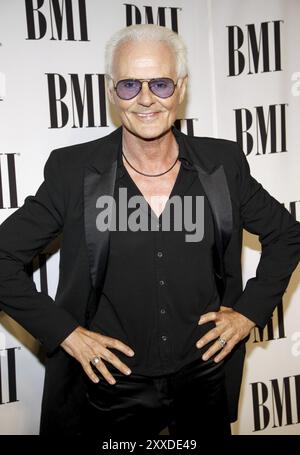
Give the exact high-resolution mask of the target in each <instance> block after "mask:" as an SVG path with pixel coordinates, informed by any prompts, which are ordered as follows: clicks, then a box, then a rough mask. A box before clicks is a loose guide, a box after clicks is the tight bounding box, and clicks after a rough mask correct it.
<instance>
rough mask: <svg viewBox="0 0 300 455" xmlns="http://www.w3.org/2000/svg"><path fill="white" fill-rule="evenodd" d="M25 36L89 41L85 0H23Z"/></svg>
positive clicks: (30, 38)
mask: <svg viewBox="0 0 300 455" xmlns="http://www.w3.org/2000/svg"><path fill="white" fill-rule="evenodd" d="M25 10H26V22H27V38H26V39H28V40H39V39H42V38H44V37H48V38H49V39H50V40H65V41H89V39H88V28H87V14H86V4H85V0H47V1H45V0H35V1H33V0H25Z"/></svg>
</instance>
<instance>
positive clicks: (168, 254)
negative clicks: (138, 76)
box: [90, 144, 219, 376]
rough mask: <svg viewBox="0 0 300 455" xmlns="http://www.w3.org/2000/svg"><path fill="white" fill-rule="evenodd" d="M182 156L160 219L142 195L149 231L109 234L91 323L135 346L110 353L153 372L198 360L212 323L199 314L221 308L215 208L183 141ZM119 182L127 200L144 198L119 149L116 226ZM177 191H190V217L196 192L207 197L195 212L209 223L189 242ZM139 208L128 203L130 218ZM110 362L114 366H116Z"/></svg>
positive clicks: (136, 369)
mask: <svg viewBox="0 0 300 455" xmlns="http://www.w3.org/2000/svg"><path fill="white" fill-rule="evenodd" d="M179 159H180V161H181V166H180V170H179V173H178V175H177V179H176V181H175V184H174V186H173V189H172V192H171V194H170V197H169V199H168V201H167V204H166V206H165V208H164V210H163V213H162V214H161V215H160V216H159V218H157V216H156V215H155V213H154V212H153V211H152V209H151V207H150V205H149V204H148V203H147V202H146V201H145V199H144V198H143V201H144V203H145V205H144V206H143V207H144V208H145V207H146V212H147V213H146V214H145V215H146V217H148V221H149V226H152V227H151V229H149V230H144V231H143V230H136V231H132V230H129V229H127V230H118V229H116V230H112V231H111V232H110V248H109V255H108V263H107V269H106V276H105V281H104V285H103V291H102V295H101V298H100V302H99V306H98V309H97V312H96V314H95V317H94V319H93V320H92V322H91V325H90V329H91V330H94V331H95V332H100V333H101V334H102V335H107V336H110V337H113V338H117V339H119V340H121V341H123V342H124V343H126V344H127V345H128V346H130V347H131V348H132V349H133V350H134V351H135V355H134V356H133V357H127V356H126V355H125V354H123V353H122V352H120V351H117V350H114V349H112V351H113V352H114V353H115V354H116V355H117V356H118V357H119V358H120V359H121V360H122V361H123V362H124V363H125V364H126V365H128V366H129V367H130V368H131V370H132V372H134V373H139V374H144V375H148V376H155V375H160V374H167V373H171V372H175V371H176V370H178V369H179V368H181V367H182V366H183V365H185V364H187V363H189V362H192V361H193V360H196V359H197V358H200V357H201V355H202V354H203V352H204V351H203V350H199V349H197V348H196V346H195V344H196V342H197V340H198V339H199V338H200V337H201V336H202V335H203V333H204V332H206V331H207V330H209V329H210V328H212V327H213V326H214V324H213V323H208V324H205V325H204V326H199V325H198V320H199V318H200V315H201V314H203V313H204V312H207V311H214V310H217V309H218V305H219V297H218V294H217V290H216V285H215V280H214V273H213V259H212V258H213V252H212V249H213V244H214V229H213V219H212V215H211V211H210V207H209V204H208V201H207V198H206V196H205V193H204V190H203V188H202V185H201V183H200V180H199V179H198V176H197V171H196V169H195V168H194V167H193V164H192V162H191V161H190V160H189V159H188V157H187V154H186V151H185V150H184V149H183V147H182V145H181V144H179ZM121 188H122V189H123V191H124V189H125V188H126V190H127V200H129V198H131V197H132V196H142V193H141V191H140V190H139V188H138V187H137V185H136V184H135V182H134V181H133V180H132V178H131V177H130V175H129V173H128V172H127V170H126V168H125V166H124V165H123V162H122V155H121V149H120V150H119V156H118V169H117V178H116V185H115V190H114V200H115V202H116V213H117V216H116V221H117V223H116V226H118V208H119V189H121ZM173 196H177V197H178V196H179V197H180V198H183V196H190V197H191V198H190V201H192V213H193V222H195V221H196V206H195V204H196V202H195V201H196V196H203V198H204V213H202V212H201V213H198V215H200V216H198V218H200V217H201V218H202V219H198V220H197V222H198V223H201V222H204V235H203V238H202V240H200V241H197V242H187V241H186V237H185V236H186V234H191V231H190V230H189V231H187V230H186V229H185V226H186V224H185V223H184V222H183V221H182V226H183V227H182V229H180V230H176V226H175V224H176V223H175V220H174V211H173V210H172V209H171V205H170V200H171V198H172V197H173ZM182 200H183V199H182ZM183 205H184V204H182V206H183ZM136 208H137V206H135V207H134V208H127V213H128V219H129V218H130V214H132V213H133V212H134V211H135V210H136ZM168 209H170V210H169V212H167V210H168ZM166 213H170V229H169V230H165V229H164V220H163V217H164V216H165V215H166ZM182 213H184V212H182ZM177 221H178V220H177ZM151 222H152V224H150V223H151ZM189 229H190V228H189ZM105 363H106V366H107V367H108V368H109V370H110V371H112V372H113V370H114V367H113V366H112V365H111V364H110V363H108V362H105Z"/></svg>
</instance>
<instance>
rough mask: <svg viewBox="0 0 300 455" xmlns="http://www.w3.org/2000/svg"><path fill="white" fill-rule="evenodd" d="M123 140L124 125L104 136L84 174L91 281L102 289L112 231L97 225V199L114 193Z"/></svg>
mask: <svg viewBox="0 0 300 455" xmlns="http://www.w3.org/2000/svg"><path fill="white" fill-rule="evenodd" d="M120 141H121V128H118V129H117V130H116V131H114V132H113V133H112V134H110V135H109V136H106V137H105V138H103V143H101V146H100V147H99V148H98V149H97V150H95V154H94V157H93V159H92V160H91V162H90V163H89V164H88V166H87V167H86V169H85V176H84V226H85V238H86V244H87V250H88V258H89V266H90V274H91V281H92V285H93V287H94V288H101V287H102V285H103V281H104V276H105V269H106V263H107V257H108V247H109V230H105V231H100V230H98V229H97V226H96V219H97V216H98V215H99V209H98V208H97V205H96V204H97V199H98V198H99V197H100V196H103V195H106V196H112V197H113V195H114V187H115V181H116V172H117V153H118V147H119V145H120Z"/></svg>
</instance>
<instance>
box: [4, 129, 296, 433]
mask: <svg viewBox="0 0 300 455" xmlns="http://www.w3.org/2000/svg"><path fill="white" fill-rule="evenodd" d="M121 132H122V129H121V128H119V129H117V130H116V131H114V132H113V133H111V134H110V135H108V136H105V137H103V138H101V139H98V140H95V141H92V142H88V143H84V144H78V145H75V146H70V147H66V148H62V149H58V150H54V151H53V152H52V153H51V155H50V157H49V159H48V161H47V163H46V165H45V179H44V182H43V183H42V185H41V186H40V188H39V189H38V191H37V193H36V195H35V196H29V197H27V198H26V200H25V203H24V205H23V207H21V208H20V209H19V210H17V211H16V212H15V213H14V214H13V215H12V216H10V217H9V218H8V219H7V220H6V221H5V222H4V223H3V224H2V226H1V228H0V307H1V309H3V310H4V311H5V312H6V313H7V314H8V315H10V316H11V317H12V318H13V319H15V320H16V321H18V322H19V323H20V324H21V325H22V326H23V327H25V328H26V329H27V330H28V331H29V332H30V333H31V334H32V335H33V336H35V337H36V338H38V339H39V340H40V342H41V343H42V344H43V345H44V348H45V350H46V352H47V357H46V371H45V384H44V394H43V404H42V417H41V429H40V431H41V434H54V433H55V434H58V433H61V434H70V435H73V434H80V409H81V406H82V403H83V399H84V392H85V387H86V381H87V380H89V379H87V377H86V375H85V373H84V372H83V370H82V367H81V365H80V364H79V363H78V362H77V361H76V360H74V359H73V358H72V357H71V356H69V355H68V354H67V353H66V352H65V351H64V350H63V349H62V348H60V346H59V345H60V343H61V342H62V341H63V340H64V339H65V338H66V337H67V336H68V335H69V334H70V333H71V332H72V331H73V330H74V329H75V328H76V327H77V326H78V325H79V324H80V325H82V326H86V327H87V326H88V321H89V320H90V319H91V318H92V317H93V315H94V313H95V310H96V307H97V302H98V301H99V297H100V294H101V288H102V285H103V281H104V273H105V267H106V260H107V252H108V248H109V232H108V231H106V232H99V231H98V230H97V229H96V216H97V214H98V211H97V208H96V200H97V198H98V197H99V196H101V195H103V194H110V195H113V191H114V183H115V175H116V168H117V152H118V147H119V146H120V141H121V140H122V134H121ZM173 133H174V135H175V137H176V139H177V141H178V143H179V145H180V144H184V146H185V147H186V150H187V153H188V155H189V157H190V159H191V160H192V161H193V163H194V165H195V166H196V169H197V171H198V176H199V179H200V180H201V183H202V186H203V188H204V190H205V192H206V195H207V197H208V200H209V202H210V205H211V209H212V213H213V217H214V224H215V239H216V248H215V275H216V282H217V284H218V289H219V293H220V296H221V302H222V305H225V306H228V307H233V308H234V309H236V310H237V311H239V312H241V313H242V314H244V315H245V316H247V317H248V318H250V319H252V320H253V321H254V322H255V323H256V324H257V325H258V326H259V327H264V326H265V324H266V323H267V321H268V319H269V318H270V316H271V314H272V312H273V310H274V308H275V306H276V305H277V304H278V303H279V302H280V301H281V298H282V295H283V293H284V291H285V289H286V287H287V285H288V282H289V278H290V275H291V274H292V272H293V270H294V268H295V267H296V265H297V263H298V261H299V259H300V225H299V223H297V222H296V221H295V219H294V218H293V217H292V216H291V215H290V214H289V212H288V211H287V210H286V209H285V208H284V207H283V206H282V205H281V204H280V203H279V202H278V201H276V200H275V199H274V198H273V197H271V196H270V195H269V194H268V193H267V191H265V190H264V189H263V187H262V186H261V185H260V184H259V183H258V182H257V181H256V180H255V179H254V178H253V177H251V175H250V172H249V166H248V163H247V160H246V158H245V156H244V154H243V152H242V151H241V150H240V148H239V147H238V145H237V144H236V143H234V142H231V141H227V140H221V139H212V138H199V137H190V136H186V135H185V134H183V133H181V132H179V131H178V130H176V129H175V128H173ZM243 228H245V229H247V230H248V231H250V232H252V233H254V234H258V235H259V239H260V242H261V244H262V255H261V259H260V262H259V265H258V269H257V274H256V277H255V278H253V279H250V280H249V281H248V283H247V285H246V288H245V290H244V292H243V291H242V276H241V248H242V230H243ZM61 232H62V242H61V252H60V269H59V284H58V289H57V295H56V299H55V303H54V302H53V300H52V299H51V298H50V297H49V296H48V295H45V294H43V293H38V292H37V291H36V288H35V285H34V283H33V282H32V280H31V279H30V278H28V276H27V274H26V272H25V271H24V265H26V264H27V263H29V262H30V261H31V260H32V258H33V257H34V256H35V255H36V254H37V253H38V252H40V251H41V250H43V249H44V247H45V246H46V245H47V244H48V243H49V242H50V241H51V240H52V239H53V238H55V237H56V236H58V235H59V234H60V233H61ZM244 355H245V342H241V343H239V345H238V346H237V347H236V349H235V350H234V352H232V353H231V355H230V356H228V358H227V359H226V381H227V393H228V403H229V407H230V414H231V418H232V421H233V420H236V417H237V405H238V396H239V390H240V384H241V378H242V368H243V361H244Z"/></svg>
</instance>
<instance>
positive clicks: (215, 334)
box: [196, 328, 220, 349]
mask: <svg viewBox="0 0 300 455" xmlns="http://www.w3.org/2000/svg"><path fill="white" fill-rule="evenodd" d="M219 336H220V331H219V330H218V329H216V328H214V329H211V330H210V331H209V332H207V333H206V334H205V335H203V337H202V338H200V340H198V341H197V343H196V347H197V348H198V349H199V348H203V346H205V345H206V344H207V343H209V342H210V341H213V340H215V339H216V338H219Z"/></svg>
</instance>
